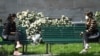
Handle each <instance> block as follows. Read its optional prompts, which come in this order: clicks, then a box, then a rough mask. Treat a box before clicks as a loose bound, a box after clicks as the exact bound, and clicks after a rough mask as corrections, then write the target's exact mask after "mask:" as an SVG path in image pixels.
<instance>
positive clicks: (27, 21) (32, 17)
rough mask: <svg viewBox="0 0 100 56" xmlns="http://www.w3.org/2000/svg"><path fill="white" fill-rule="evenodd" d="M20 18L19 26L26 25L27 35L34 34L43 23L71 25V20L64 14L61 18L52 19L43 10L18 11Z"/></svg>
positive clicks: (48, 24) (46, 24) (47, 24)
mask: <svg viewBox="0 0 100 56" xmlns="http://www.w3.org/2000/svg"><path fill="white" fill-rule="evenodd" d="M17 18H18V19H19V21H18V23H17V26H22V27H26V34H27V36H32V35H34V34H35V33H36V31H38V30H39V29H40V28H41V26H42V25H44V26H47V27H48V26H57V27H59V26H66V27H67V26H70V25H71V21H70V20H69V18H68V17H65V16H64V15H62V16H61V18H60V19H50V18H49V17H45V16H44V15H43V13H42V12H38V13H37V12H34V11H31V12H30V11H29V10H27V11H22V12H18V13H17Z"/></svg>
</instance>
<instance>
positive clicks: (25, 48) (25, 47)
mask: <svg viewBox="0 0 100 56" xmlns="http://www.w3.org/2000/svg"><path fill="white" fill-rule="evenodd" d="M27 46H28V45H27V44H26V47H25V53H27Z"/></svg>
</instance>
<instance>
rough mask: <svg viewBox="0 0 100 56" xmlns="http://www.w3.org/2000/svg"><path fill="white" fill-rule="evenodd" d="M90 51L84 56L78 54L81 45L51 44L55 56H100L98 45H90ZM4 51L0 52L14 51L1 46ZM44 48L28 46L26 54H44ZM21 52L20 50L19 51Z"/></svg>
mask: <svg viewBox="0 0 100 56" xmlns="http://www.w3.org/2000/svg"><path fill="white" fill-rule="evenodd" d="M90 46H91V49H89V51H88V53H86V54H79V52H80V51H81V50H82V48H83V46H82V43H74V44H53V45H52V49H51V51H52V53H53V54H57V56H100V44H98V43H90ZM3 48H4V49H0V50H1V51H0V52H3V51H6V52H8V54H12V52H13V50H14V46H13V45H3ZM45 50H46V46H45V44H40V45H32V44H29V45H28V52H27V54H45ZM20 51H21V49H20Z"/></svg>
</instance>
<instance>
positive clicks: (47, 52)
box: [46, 44, 51, 54]
mask: <svg viewBox="0 0 100 56" xmlns="http://www.w3.org/2000/svg"><path fill="white" fill-rule="evenodd" d="M49 53H51V44H46V54H49Z"/></svg>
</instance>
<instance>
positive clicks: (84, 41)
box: [80, 32, 90, 53]
mask: <svg viewBox="0 0 100 56" xmlns="http://www.w3.org/2000/svg"><path fill="white" fill-rule="evenodd" d="M89 36H90V33H89V32H84V34H83V45H84V49H83V50H82V51H81V52H80V53H86V52H87V50H88V48H89V44H88V37H89Z"/></svg>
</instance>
